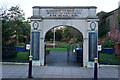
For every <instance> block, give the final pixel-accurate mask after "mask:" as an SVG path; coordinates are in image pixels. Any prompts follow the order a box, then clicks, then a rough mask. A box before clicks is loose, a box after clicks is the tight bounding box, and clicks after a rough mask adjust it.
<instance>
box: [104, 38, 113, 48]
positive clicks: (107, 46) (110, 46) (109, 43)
mask: <svg viewBox="0 0 120 80" xmlns="http://www.w3.org/2000/svg"><path fill="white" fill-rule="evenodd" d="M102 46H103V48H114V41H112V40H108V41H105V42H104V43H103V44H102Z"/></svg>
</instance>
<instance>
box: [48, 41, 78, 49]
mask: <svg viewBox="0 0 120 80" xmlns="http://www.w3.org/2000/svg"><path fill="white" fill-rule="evenodd" d="M56 43H57V47H56V48H49V47H47V48H46V50H50V51H67V47H68V46H69V44H68V43H65V42H56ZM58 47H59V48H58ZM75 48H76V47H75V46H70V50H72V49H75Z"/></svg>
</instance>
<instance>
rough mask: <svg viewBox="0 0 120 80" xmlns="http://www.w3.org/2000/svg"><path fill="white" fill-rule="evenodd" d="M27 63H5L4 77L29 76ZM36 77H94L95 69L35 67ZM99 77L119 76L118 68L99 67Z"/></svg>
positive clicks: (34, 74)
mask: <svg viewBox="0 0 120 80" xmlns="http://www.w3.org/2000/svg"><path fill="white" fill-rule="evenodd" d="M27 74H28V66H27V65H3V66H2V78H27ZM33 77H34V78H93V69H90V68H83V67H57V66H40V67H37V66H36V67H35V66H34V67H33ZM98 77H99V78H118V68H104V67H102V68H99V72H98Z"/></svg>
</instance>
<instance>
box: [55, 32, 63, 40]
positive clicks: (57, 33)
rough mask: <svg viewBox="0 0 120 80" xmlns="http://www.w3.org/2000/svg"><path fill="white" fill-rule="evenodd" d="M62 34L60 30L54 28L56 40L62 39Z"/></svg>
mask: <svg viewBox="0 0 120 80" xmlns="http://www.w3.org/2000/svg"><path fill="white" fill-rule="evenodd" d="M62 34H63V31H62V30H56V33H55V38H56V40H57V41H60V40H61V39H62Z"/></svg>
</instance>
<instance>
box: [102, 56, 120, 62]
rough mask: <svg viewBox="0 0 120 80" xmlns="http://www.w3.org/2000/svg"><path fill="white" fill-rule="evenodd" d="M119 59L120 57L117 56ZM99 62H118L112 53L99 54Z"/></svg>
mask: <svg viewBox="0 0 120 80" xmlns="http://www.w3.org/2000/svg"><path fill="white" fill-rule="evenodd" d="M119 59H120V57H119ZM100 63H102V64H118V57H117V56H116V57H115V55H114V54H100Z"/></svg>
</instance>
